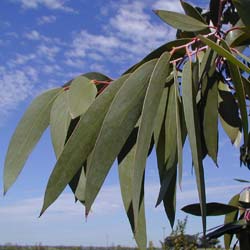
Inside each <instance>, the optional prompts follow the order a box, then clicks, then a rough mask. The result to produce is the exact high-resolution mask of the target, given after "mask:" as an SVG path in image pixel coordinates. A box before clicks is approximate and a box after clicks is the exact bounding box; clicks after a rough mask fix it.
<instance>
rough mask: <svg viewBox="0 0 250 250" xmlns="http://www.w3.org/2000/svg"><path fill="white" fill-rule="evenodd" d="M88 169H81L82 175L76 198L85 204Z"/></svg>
mask: <svg viewBox="0 0 250 250" xmlns="http://www.w3.org/2000/svg"><path fill="white" fill-rule="evenodd" d="M86 165H87V164H86ZM86 168H87V167H86V166H84V167H82V168H81V169H80V173H81V174H80V177H79V180H78V183H77V187H76V190H75V196H76V198H77V199H78V200H79V201H81V202H83V203H84V202H85V186H86Z"/></svg>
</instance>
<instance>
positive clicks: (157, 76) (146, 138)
mask: <svg viewBox="0 0 250 250" xmlns="http://www.w3.org/2000/svg"><path fill="white" fill-rule="evenodd" d="M169 60H170V54H169V53H167V52H166V53H164V54H162V56H161V57H160V58H159V60H158V61H157V63H156V65H155V68H154V70H153V73H152V76H151V78H150V81H149V85H148V88H147V92H146V95H145V99H144V103H143V109H142V115H141V123H140V126H139V132H138V137H137V143H136V152H135V158H134V163H133V164H134V179H133V209H134V215H135V222H136V223H137V217H138V212H139V203H140V190H141V185H142V180H143V174H144V170H145V165H146V161H147V154H148V150H149V147H150V142H151V137H152V134H153V129H154V121H155V114H156V112H157V110H158V107H159V104H160V99H161V96H162V92H163V90H164V86H165V81H166V79H167V76H168V75H169Z"/></svg>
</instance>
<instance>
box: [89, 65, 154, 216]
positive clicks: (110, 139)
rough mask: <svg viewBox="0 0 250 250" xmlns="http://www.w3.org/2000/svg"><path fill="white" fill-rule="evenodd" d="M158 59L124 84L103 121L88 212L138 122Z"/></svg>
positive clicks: (92, 168)
mask: <svg viewBox="0 0 250 250" xmlns="http://www.w3.org/2000/svg"><path fill="white" fill-rule="evenodd" d="M155 64H156V60H152V61H150V62H148V63H145V64H143V65H142V66H141V67H140V68H138V69H137V70H136V71H135V72H134V73H132V74H131V76H130V77H129V78H128V79H127V80H126V81H125V83H124V84H123V86H122V87H121V89H120V90H119V91H118V93H117V95H116V96H115V98H114V100H113V102H112V104H111V106H110V108H109V111H108V113H107V115H106V117H105V119H104V122H103V125H102V128H101V131H100V134H99V136H98V138H97V141H96V143H95V147H94V149H93V153H92V157H91V160H90V162H89V170H88V172H87V182H86V192H85V195H86V197H85V198H86V199H85V202H86V210H87V211H89V210H90V208H91V206H92V203H93V202H94V200H95V198H96V196H97V194H98V192H99V190H100V188H101V186H102V184H103V182H104V180H105V178H106V176H107V174H108V172H109V170H110V168H111V166H112V163H113V162H114V160H115V158H116V156H117V155H118V153H119V152H120V150H121V149H122V147H123V145H124V143H125V142H126V140H127V138H128V136H129V135H130V133H131V132H132V130H133V128H134V126H135V124H136V122H137V121H138V119H139V116H140V114H141V110H142V104H143V100H144V97H145V93H146V88H147V86H148V83H149V79H150V76H151V73H152V71H153V68H154V66H155Z"/></svg>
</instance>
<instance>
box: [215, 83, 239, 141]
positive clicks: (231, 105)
mask: <svg viewBox="0 0 250 250" xmlns="http://www.w3.org/2000/svg"><path fill="white" fill-rule="evenodd" d="M218 89H219V115H220V121H221V125H222V127H223V129H224V130H225V132H226V133H227V135H228V137H229V138H230V139H231V142H232V143H233V144H235V145H238V144H239V142H240V138H241V127H242V126H241V119H240V117H239V112H238V106H237V103H236V101H235V98H234V96H233V94H232V93H231V91H230V89H229V87H228V86H227V84H225V83H223V82H219V85H218Z"/></svg>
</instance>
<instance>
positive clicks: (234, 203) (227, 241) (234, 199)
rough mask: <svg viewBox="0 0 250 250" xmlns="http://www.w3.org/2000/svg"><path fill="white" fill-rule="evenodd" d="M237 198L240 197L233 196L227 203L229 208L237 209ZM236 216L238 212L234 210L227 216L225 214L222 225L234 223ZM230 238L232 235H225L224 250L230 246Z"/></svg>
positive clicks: (237, 195)
mask: <svg viewBox="0 0 250 250" xmlns="http://www.w3.org/2000/svg"><path fill="white" fill-rule="evenodd" d="M239 198H240V195H239V194H236V195H234V196H233V197H232V198H231V200H230V201H229V203H228V204H229V205H231V206H235V207H237V206H238V204H239ZM238 214H239V210H235V211H233V212H231V213H229V214H227V215H226V216H225V220H224V223H225V224H228V223H231V222H234V221H236V220H237V218H238ZM232 238H233V235H232V234H225V235H224V244H225V248H226V249H229V248H230V245H231V242H232Z"/></svg>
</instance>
